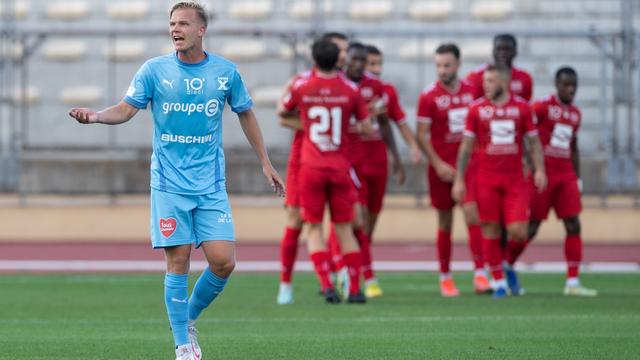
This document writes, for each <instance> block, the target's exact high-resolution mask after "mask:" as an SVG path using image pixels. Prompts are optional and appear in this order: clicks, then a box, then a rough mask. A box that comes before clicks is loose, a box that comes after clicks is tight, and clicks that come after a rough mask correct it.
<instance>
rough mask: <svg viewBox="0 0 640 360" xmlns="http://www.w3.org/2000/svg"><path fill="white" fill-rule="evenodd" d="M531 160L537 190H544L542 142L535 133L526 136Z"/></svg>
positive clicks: (545, 176)
mask: <svg viewBox="0 0 640 360" xmlns="http://www.w3.org/2000/svg"><path fill="white" fill-rule="evenodd" d="M525 138H526V141H527V145H528V148H529V153H530V154H531V155H530V157H531V160H533V168H534V173H533V181H534V184H535V186H536V188H538V191H539V192H542V191H544V189H545V188H546V187H547V175H546V173H545V170H544V151H543V150H542V143H541V142H540V138H539V137H538V135H537V134H532V135H527V136H526V137H525Z"/></svg>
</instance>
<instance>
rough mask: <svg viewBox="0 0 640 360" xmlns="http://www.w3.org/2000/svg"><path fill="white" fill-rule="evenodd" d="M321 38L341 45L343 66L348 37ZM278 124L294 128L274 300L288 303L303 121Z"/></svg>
mask: <svg viewBox="0 0 640 360" xmlns="http://www.w3.org/2000/svg"><path fill="white" fill-rule="evenodd" d="M321 39H323V40H329V41H332V42H333V43H334V44H336V45H337V46H338V48H339V49H340V52H339V55H338V61H337V63H336V68H338V69H341V68H342V67H343V66H344V63H345V58H346V51H347V46H348V42H347V37H346V35H344V34H342V33H338V32H329V33H326V34H324V35H322V37H321ZM313 72H314V69H311V70H307V71H304V72H301V73H299V74H297V75H296V76H294V77H293V78H292V79H291V80H289V82H288V83H287V85H286V86H285V92H284V95H283V97H284V96H285V95H286V94H288V93H289V90H290V89H291V85H292V84H293V83H294V82H296V81H297V80H299V79H304V78H309V77H311V76H312V75H313ZM278 109H279V110H278V112H281V111H280V110H282V102H280V103H279V104H278ZM280 124H281V125H282V126H285V127H287V128H290V129H292V130H293V131H294V135H293V141H292V143H291V152H290V153H289V161H288V163H287V178H286V181H287V196H286V198H285V206H286V209H287V225H286V227H285V231H284V234H283V236H282V239H281V241H280V262H281V271H280V286H279V288H278V297H277V303H278V304H281V305H284V304H291V303H293V301H294V296H293V287H292V285H291V279H292V276H293V268H294V264H295V261H296V257H297V254H298V240H299V238H300V234H301V232H302V224H303V221H302V217H301V215H300V192H299V188H300V186H299V176H298V173H299V171H300V151H301V147H302V138H303V133H302V123H301V122H300V119H299V117H298V115H295V114H294V115H293V116H289V117H280Z"/></svg>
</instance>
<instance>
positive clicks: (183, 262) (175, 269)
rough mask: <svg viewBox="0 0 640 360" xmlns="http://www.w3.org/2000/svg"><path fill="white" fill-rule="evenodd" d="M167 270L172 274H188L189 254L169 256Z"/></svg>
mask: <svg viewBox="0 0 640 360" xmlns="http://www.w3.org/2000/svg"><path fill="white" fill-rule="evenodd" d="M167 272H169V273H172V274H187V273H188V272H189V256H188V255H173V256H171V257H167Z"/></svg>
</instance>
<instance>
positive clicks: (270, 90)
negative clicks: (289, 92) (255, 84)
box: [251, 86, 282, 106]
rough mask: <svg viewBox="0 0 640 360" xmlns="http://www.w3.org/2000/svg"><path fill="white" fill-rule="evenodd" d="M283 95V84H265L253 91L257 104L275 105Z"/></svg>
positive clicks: (252, 95)
mask: <svg viewBox="0 0 640 360" xmlns="http://www.w3.org/2000/svg"><path fill="white" fill-rule="evenodd" d="M281 96H282V86H265V87H261V88H257V89H255V90H253V91H252V92H251V97H252V98H253V101H254V102H255V103H256V105H262V106H275V105H276V104H277V103H278V101H279V100H280V97H281Z"/></svg>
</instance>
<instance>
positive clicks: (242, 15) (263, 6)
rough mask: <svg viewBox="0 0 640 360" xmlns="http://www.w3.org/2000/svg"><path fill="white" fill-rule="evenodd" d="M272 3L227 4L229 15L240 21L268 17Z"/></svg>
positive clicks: (257, 0) (239, 2)
mask: <svg viewBox="0 0 640 360" xmlns="http://www.w3.org/2000/svg"><path fill="white" fill-rule="evenodd" d="M272 10H273V3H272V2H271V1H269V0H255V1H234V2H232V3H230V4H229V15H230V16H231V17H233V18H236V19H240V20H261V19H264V18H266V17H267V16H269V14H270V13H271V11H272Z"/></svg>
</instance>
